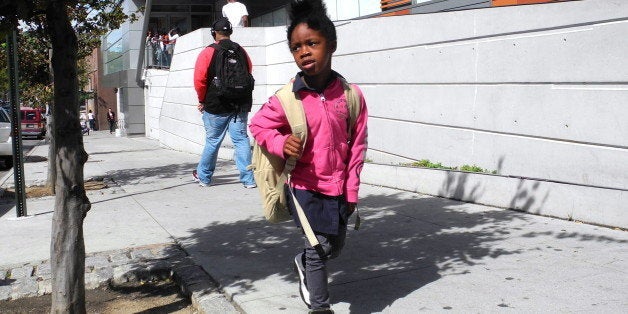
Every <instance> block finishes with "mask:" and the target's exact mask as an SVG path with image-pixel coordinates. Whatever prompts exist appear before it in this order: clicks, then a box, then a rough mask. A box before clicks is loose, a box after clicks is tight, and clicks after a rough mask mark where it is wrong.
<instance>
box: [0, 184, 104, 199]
mask: <svg viewBox="0 0 628 314" xmlns="http://www.w3.org/2000/svg"><path fill="white" fill-rule="evenodd" d="M106 188H108V186H107V184H105V183H104V182H102V181H95V180H90V181H85V190H87V191H90V190H101V189H106ZM25 192H26V198H34V197H43V196H52V195H54V194H52V193H51V191H50V189H49V188H47V187H45V186H40V185H35V186H27V187H26V188H25ZM2 198H7V199H13V198H15V190H14V189H13V188H9V189H6V191H5V192H4V195H2Z"/></svg>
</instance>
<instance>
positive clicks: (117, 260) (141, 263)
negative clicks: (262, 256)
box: [0, 244, 242, 313]
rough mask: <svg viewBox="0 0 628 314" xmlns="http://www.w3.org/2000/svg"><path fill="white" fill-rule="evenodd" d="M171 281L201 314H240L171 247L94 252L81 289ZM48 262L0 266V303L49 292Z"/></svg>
mask: <svg viewBox="0 0 628 314" xmlns="http://www.w3.org/2000/svg"><path fill="white" fill-rule="evenodd" d="M165 279H172V280H173V281H174V282H175V283H176V284H177V285H178V286H179V289H180V291H181V294H182V295H184V296H186V297H188V298H190V300H191V302H192V306H193V307H194V308H196V309H197V310H198V311H199V312H200V313H242V311H241V310H239V307H238V306H237V305H234V304H233V303H231V302H230V301H229V300H228V299H227V297H225V295H224V294H223V293H222V291H221V290H220V288H219V285H218V284H217V283H216V281H215V280H213V279H212V278H211V277H210V276H209V275H208V274H207V273H206V272H205V271H204V270H203V268H202V267H200V266H198V265H196V264H195V263H194V261H193V260H192V258H191V257H190V256H189V255H188V254H187V253H186V252H185V250H183V249H182V248H181V247H180V246H178V245H176V244H158V245H149V246H141V247H135V248H129V249H122V250H114V251H106V252H98V253H93V254H88V255H87V256H86V257H85V289H96V288H102V287H106V286H118V285H122V284H126V283H136V282H150V281H158V280H165ZM51 281H52V269H51V266H50V261H49V260H44V261H35V262H31V263H22V264H14V265H0V301H8V300H15V299H20V298H26V297H35V296H41V295H46V294H50V293H51V292H52V282H51Z"/></svg>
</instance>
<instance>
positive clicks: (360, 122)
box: [345, 85, 368, 203]
mask: <svg viewBox="0 0 628 314" xmlns="http://www.w3.org/2000/svg"><path fill="white" fill-rule="evenodd" d="M352 86H353V87H354V88H356V90H357V91H358V95H359V97H360V114H359V115H358V117H357V119H356V122H355V125H354V126H353V132H352V138H351V144H350V147H349V162H348V163H347V172H346V176H347V177H346V184H345V196H346V198H347V202H349V203H357V202H358V190H359V188H360V173H361V172H362V167H363V166H364V158H365V155H366V149H367V135H368V132H367V120H368V110H367V108H366V100H364V95H363V94H362V91H361V90H360V89H359V88H358V87H357V86H356V85H352Z"/></svg>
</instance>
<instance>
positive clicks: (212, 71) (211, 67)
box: [207, 43, 223, 84]
mask: <svg viewBox="0 0 628 314" xmlns="http://www.w3.org/2000/svg"><path fill="white" fill-rule="evenodd" d="M207 47H212V48H214V53H213V54H212V61H211V62H210V63H209V64H208V65H207V67H208V71H207V82H211V81H212V78H213V77H214V76H216V66H215V65H216V56H217V55H218V51H220V49H223V48H222V46H220V45H219V44H217V43H213V44H211V45H209V46H207ZM208 84H209V83H208Z"/></svg>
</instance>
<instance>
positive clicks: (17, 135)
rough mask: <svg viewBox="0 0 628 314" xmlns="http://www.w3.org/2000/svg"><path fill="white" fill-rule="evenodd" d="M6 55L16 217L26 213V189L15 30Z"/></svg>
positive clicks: (9, 40)
mask: <svg viewBox="0 0 628 314" xmlns="http://www.w3.org/2000/svg"><path fill="white" fill-rule="evenodd" d="M7 55H8V58H9V60H8V61H9V62H8V66H9V81H10V87H9V89H10V91H11V92H10V95H11V96H10V97H11V131H12V132H11V135H12V136H13V182H14V185H15V210H16V212H17V216H18V217H24V216H26V215H27V212H26V188H25V186H24V157H23V153H22V120H21V118H20V101H19V95H18V88H17V82H18V73H17V71H18V68H17V64H18V63H17V32H16V31H15V28H14V29H13V30H12V31H11V33H10V34H9V35H7Z"/></svg>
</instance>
